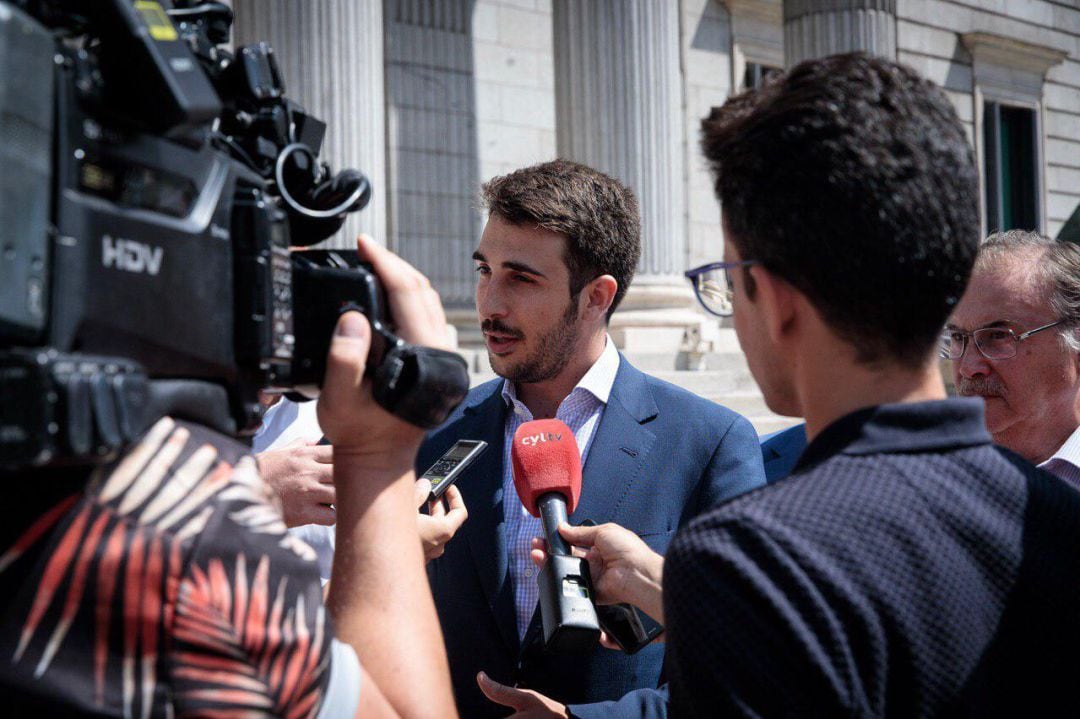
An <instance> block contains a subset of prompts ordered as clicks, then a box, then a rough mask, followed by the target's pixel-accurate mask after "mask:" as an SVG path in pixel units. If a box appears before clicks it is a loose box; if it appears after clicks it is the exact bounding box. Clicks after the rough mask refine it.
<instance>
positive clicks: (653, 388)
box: [635, 369, 745, 432]
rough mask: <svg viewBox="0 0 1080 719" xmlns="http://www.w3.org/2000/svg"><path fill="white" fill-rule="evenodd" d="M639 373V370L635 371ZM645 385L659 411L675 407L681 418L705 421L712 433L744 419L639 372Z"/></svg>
mask: <svg viewBox="0 0 1080 719" xmlns="http://www.w3.org/2000/svg"><path fill="white" fill-rule="evenodd" d="M635 371H638V372H641V370H636V369H635ZM641 374H642V376H643V377H644V378H645V383H646V385H647V386H648V388H649V391H650V392H652V395H653V399H654V400H655V401H656V403H657V405H658V406H659V408H660V409H661V411H663V410H665V409H669V406H673V407H677V408H678V410H679V414H680V416H681V417H683V418H685V419H687V420H694V421H706V422H709V426H710V428H711V429H712V430H714V431H720V432H723V431H725V430H726V429H727V428H728V427H730V426H731V425H732V424H733V423H734V422H736V421H737V420H740V419H745V418H744V417H743V416H742V415H741V414H739V413H738V412H736V411H735V410H733V409H728V408H727V407H725V406H724V405H722V404H720V403H718V402H714V401H713V400H711V399H708V398H706V397H702V396H701V395H699V394H694V393H693V392H691V391H690V390H688V389H686V388H684V387H679V386H678V385H675V384H672V383H671V382H668V381H666V380H662V379H660V378H659V377H653V376H652V375H650V374H647V373H645V372H641Z"/></svg>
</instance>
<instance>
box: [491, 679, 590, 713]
mask: <svg viewBox="0 0 1080 719" xmlns="http://www.w3.org/2000/svg"><path fill="white" fill-rule="evenodd" d="M476 683H477V684H479V685H480V691H482V692H484V696H486V697H487V698H488V699H490V700H491V701H493V702H495V703H496V704H501V705H502V706H504V707H510V708H511V709H513V710H514V713H513V714H511V715H510V719H569V716H570V713H569V712H568V711H567V709H566V705H565V704H560V703H559V702H557V701H555V700H554V699H551V698H549V697H546V696H544V695H543V694H541V693H540V692H537V691H533V690H532V689H518V688H516V687H508V686H506V685H505V684H500V683H499V682H497V681H495V680H494V679H492V678H491V677H489V676H488V675H487V674H485V673H484V672H480V673H479V674H477V675H476Z"/></svg>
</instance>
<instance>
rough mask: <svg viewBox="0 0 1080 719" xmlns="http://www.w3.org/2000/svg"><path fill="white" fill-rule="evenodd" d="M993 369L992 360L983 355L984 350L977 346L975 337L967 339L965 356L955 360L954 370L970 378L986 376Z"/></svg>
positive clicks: (961, 375)
mask: <svg viewBox="0 0 1080 719" xmlns="http://www.w3.org/2000/svg"><path fill="white" fill-rule="evenodd" d="M991 369H992V368H991V366H990V360H988V359H986V358H985V357H983V354H982V352H980V351H979V348H978V347H976V346H975V340H974V339H969V340H968V341H967V346H966V347H965V348H964V354H963V356H962V357H960V359H955V360H953V372H954V373H956V374H958V375H959V376H960V377H966V378H968V379H970V378H972V377H985V376H986V375H988V374H990V371H991Z"/></svg>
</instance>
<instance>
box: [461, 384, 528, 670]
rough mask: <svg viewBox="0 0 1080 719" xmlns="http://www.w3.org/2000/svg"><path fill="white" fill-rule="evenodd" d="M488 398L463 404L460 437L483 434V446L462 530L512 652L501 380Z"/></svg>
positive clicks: (513, 635) (515, 637)
mask: <svg viewBox="0 0 1080 719" xmlns="http://www.w3.org/2000/svg"><path fill="white" fill-rule="evenodd" d="M494 386H495V389H494V392H493V393H492V394H491V395H489V396H488V397H486V398H484V397H481V398H478V399H477V402H476V403H475V404H474V405H472V406H470V407H466V408H465V410H464V413H463V420H464V421H463V422H462V425H461V432H460V433H459V436H461V437H463V438H472V439H476V438H483V439H485V440H486V441H487V442H488V448H487V451H486V452H484V454H483V455H481V456H480V458H479V459H477V461H476V465H475V467H473V468H472V469H471V470H470V473H471V474H473V475H474V477H475V478H476V479H475V483H472V486H473V487H475V491H474V492H473V493H471V496H470V497H468V498H467V499H466V501H467V502H468V507H469V520H468V522H466V527H468V528H469V531H468V532H467V533H466V536H467V537H468V541H469V548H470V550H471V552H472V556H473V562H474V563H475V564H476V572H477V574H478V575H479V577H480V584H481V585H482V586H483V589H484V595H485V596H486V598H487V601H488V606H490V607H491V610H492V612H493V613H494V615H495V622H496V624H498V626H499V632H500V633H501V634H502V636H503V639H504V640H506V643H507V645H508V646H509V647H510V648H511V650H512V651H513V652H515V653H516V652H517V649H518V633H517V619H516V618H515V611H514V589H513V585H512V583H511V582H510V577H509V561H510V560H509V554H508V549H507V544H506V515H505V512H504V507H503V501H504V497H503V445H504V437H505V431H506V424H505V423H506V412H507V409H506V403H505V401H504V400H503V398H502V384H501V383H498V382H496V383H495V384H494Z"/></svg>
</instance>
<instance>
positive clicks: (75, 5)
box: [0, 0, 468, 466]
mask: <svg viewBox="0 0 1080 719" xmlns="http://www.w3.org/2000/svg"><path fill="white" fill-rule="evenodd" d="M176 5H177V7H173V6H172V4H170V3H168V2H167V1H166V2H162V3H157V2H145V1H140V2H134V3H133V2H132V1H131V0H80V1H79V2H74V1H73V0H36V1H35V0H22V1H21V2H0V6H2V7H0V76H2V77H5V78H6V79H5V80H0V131H2V132H3V138H4V139H3V141H2V142H0V163H2V168H3V170H2V172H3V180H2V181H0V183H2V184H0V397H2V398H3V400H2V401H0V464H2V465H7V466H26V465H30V466H34V465H41V464H47V463H55V462H71V461H74V462H83V461H88V460H90V461H92V460H97V459H103V458H107V457H110V456H112V455H114V454H115V453H116V452H117V451H118V450H119V449H121V448H122V447H123V446H124V445H125V444H126V443H128V442H130V441H132V440H133V439H135V438H136V437H137V436H138V435H139V434H140V433H141V432H142V431H144V429H145V428H146V427H147V426H148V425H149V424H150V423H152V422H153V421H154V420H156V419H157V418H158V417H160V416H163V415H164V414H173V415H176V416H180V417H184V418H188V419H193V420H196V421H200V422H202V423H205V424H208V425H210V426H212V427H214V428H216V429H219V430H222V431H225V432H229V433H242V432H244V431H246V430H251V429H253V428H254V427H256V426H257V424H258V420H259V418H260V416H261V408H260V407H261V406H260V404H259V402H258V391H259V390H261V389H269V390H271V391H278V392H293V391H299V392H301V393H303V394H304V395H306V396H309V397H310V396H314V395H316V394H317V392H318V387H319V385H321V382H322V374H323V372H324V370H325V358H326V352H327V348H328V345H329V340H330V335H331V332H332V328H333V325H334V323H335V322H336V319H337V317H338V315H339V314H340V312H341V311H343V310H345V309H358V310H360V311H362V312H364V313H365V314H366V315H367V316H368V318H369V320H370V321H371V322H372V326H373V329H374V330H375V331H374V333H373V334H374V335H375V337H376V338H377V341H376V342H374V343H373V351H372V355H371V357H369V367H370V368H371V370H372V372H373V374H374V376H375V378H376V387H375V395H376V398H377V400H378V401H379V402H380V404H382V405H383V406H384V407H386V408H387V409H388V410H390V411H392V412H396V413H398V414H399V415H400V416H402V417H404V418H405V419H407V420H408V421H411V422H414V423H416V424H419V425H421V426H433V425H434V424H438V423H439V422H440V421H442V419H444V418H445V416H446V415H447V414H448V413H449V411H451V410H452V409H453V407H454V406H456V405H457V404H458V402H460V400H461V399H462V398H463V397H464V394H465V392H467V389H468V375H467V371H466V368H465V364H464V362H463V361H462V360H461V359H460V358H459V357H457V356H456V355H453V354H451V353H447V352H440V351H438V350H431V349H427V348H415V347H411V346H409V345H407V344H405V343H404V342H402V341H401V340H400V339H398V338H397V337H396V336H395V335H394V334H393V331H392V329H391V327H390V326H389V323H388V322H387V312H386V306H385V300H384V298H383V296H382V291H381V289H380V287H379V284H378V281H377V278H376V277H375V275H374V274H373V273H371V272H370V269H369V268H365V267H363V266H361V265H360V263H359V262H358V261H357V257H356V253H355V252H342V251H314V250H299V251H297V250H293V249H292V248H293V247H294V246H308V245H311V244H314V243H316V242H319V241H321V240H323V239H325V238H326V237H328V236H330V235H331V234H333V233H334V232H335V231H337V230H338V229H339V228H340V226H341V224H342V222H343V221H344V218H345V216H346V214H347V213H348V212H352V211H355V210H358V209H360V208H362V207H363V206H364V205H365V204H366V203H367V201H368V199H369V198H370V195H371V187H370V184H369V183H368V181H367V179H366V178H364V176H363V175H361V174H360V173H359V172H356V171H354V170H346V171H345V172H342V173H339V174H338V175H332V174H331V173H330V170H329V168H328V167H327V166H326V165H320V164H319V163H318V161H317V157H318V152H319V149H320V145H321V143H322V137H323V133H324V131H325V126H324V125H323V124H322V123H321V122H320V121H318V120H316V119H315V118H312V117H311V116H309V115H307V114H306V113H305V112H304V111H303V110H302V109H301V108H299V107H298V106H296V105H295V104H294V103H291V102H290V101H288V100H287V99H285V97H284V87H283V84H282V82H281V79H280V76H279V74H278V71H277V66H276V64H275V62H274V59H273V53H272V51H271V50H270V48H269V46H267V45H265V44H264V43H260V44H257V45H253V46H248V47H244V48H240V49H239V50H238V51H237V53H236V55H235V56H232V55H230V54H228V53H227V52H225V51H224V50H221V49H219V47H218V46H219V45H220V43H223V42H225V41H226V40H227V38H228V28H229V25H230V23H231V19H232V15H231V11H230V10H229V9H228V8H227V7H226V6H224V5H221V4H220V3H200V4H196V3H191V2H177V3H176ZM395 368H396V369H395ZM380 372H381V373H382V374H381V375H380V374H379V373H380ZM380 383H381V385H382V386H380ZM388 385H389V386H388Z"/></svg>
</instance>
